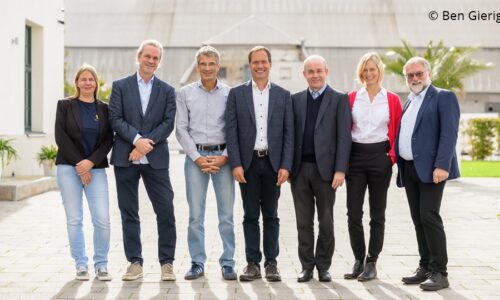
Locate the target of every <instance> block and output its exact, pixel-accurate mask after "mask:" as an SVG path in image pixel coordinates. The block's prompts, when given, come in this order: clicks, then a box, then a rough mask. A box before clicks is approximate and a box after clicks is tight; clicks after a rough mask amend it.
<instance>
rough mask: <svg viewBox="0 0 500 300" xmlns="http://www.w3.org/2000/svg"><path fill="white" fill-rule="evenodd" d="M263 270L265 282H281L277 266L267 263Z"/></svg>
mask: <svg viewBox="0 0 500 300" xmlns="http://www.w3.org/2000/svg"><path fill="white" fill-rule="evenodd" d="M265 269H266V279H267V281H281V275H280V271H279V270H278V266H277V265H276V264H273V263H269V264H267V266H266V268H265Z"/></svg>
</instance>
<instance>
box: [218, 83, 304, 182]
mask: <svg viewBox="0 0 500 300" xmlns="http://www.w3.org/2000/svg"><path fill="white" fill-rule="evenodd" d="M225 118H226V143H227V152H228V156H229V163H230V165H231V168H236V167H240V166H241V167H243V169H244V170H247V169H248V168H249V167H250V164H251V163H252V157H253V151H254V146H255V139H256V137H257V128H256V121H255V111H254V105H253V95H252V81H251V80H250V81H247V82H245V83H243V84H241V85H239V86H237V87H234V88H232V89H231V90H230V91H229V95H228V98H227V105H226V114H225ZM293 136H294V131H293V107H292V99H291V97H290V92H289V91H287V90H285V89H283V88H282V87H280V86H278V85H276V84H274V83H271V88H270V89H269V107H268V118H267V143H268V150H269V159H270V160H271V165H272V167H273V169H274V171H275V172H277V171H278V170H279V169H286V170H288V171H289V172H291V171H292V162H293Z"/></svg>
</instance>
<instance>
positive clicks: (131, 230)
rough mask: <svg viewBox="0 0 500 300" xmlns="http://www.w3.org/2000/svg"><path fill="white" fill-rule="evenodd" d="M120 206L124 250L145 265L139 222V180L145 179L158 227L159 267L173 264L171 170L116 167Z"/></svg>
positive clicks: (128, 256)
mask: <svg viewBox="0 0 500 300" xmlns="http://www.w3.org/2000/svg"><path fill="white" fill-rule="evenodd" d="M114 171H115V178H116V190H117V192H118V207H119V208H120V213H121V217H122V231H123V248H124V250H125V256H126V257H127V260H128V261H129V262H131V263H134V262H140V263H141V264H142V262H143V258H142V244H141V237H140V235H141V224H140V219H139V197H138V188H139V179H140V178H141V177H142V180H143V182H144V186H145V187H146V191H147V193H148V196H149V199H150V201H151V204H152V205H153V210H154V212H155V214H156V222H157V226H158V258H159V261H160V264H162V265H163V264H165V263H172V262H173V261H174V256H175V243H176V239H177V237H176V231H175V216H174V204H173V199H174V192H173V190H172V185H171V184H170V178H169V175H168V169H159V170H155V169H153V168H151V166H149V165H147V164H145V165H132V166H130V167H116V166H115V167H114Z"/></svg>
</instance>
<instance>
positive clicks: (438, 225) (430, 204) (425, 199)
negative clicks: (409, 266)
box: [403, 161, 448, 276]
mask: <svg viewBox="0 0 500 300" xmlns="http://www.w3.org/2000/svg"><path fill="white" fill-rule="evenodd" d="M403 183H404V186H405V190H406V197H407V198H408V204H409V205H410V213H411V218H412V220H413V224H414V225H415V231H416V233H417V243H418V253H419V254H420V266H421V267H423V268H425V269H427V270H430V271H433V272H439V273H442V274H443V275H445V276H447V275H448V273H447V272H446V265H447V264H448V255H447V251H446V234H445V232H444V226H443V220H442V219H441V216H440V215H439V210H440V208H441V200H442V198H443V190H444V186H445V184H446V181H442V182H440V183H438V184H435V183H424V182H422V181H420V179H419V178H418V175H417V171H416V169H415V165H414V164H413V161H405V162H404V166H403Z"/></svg>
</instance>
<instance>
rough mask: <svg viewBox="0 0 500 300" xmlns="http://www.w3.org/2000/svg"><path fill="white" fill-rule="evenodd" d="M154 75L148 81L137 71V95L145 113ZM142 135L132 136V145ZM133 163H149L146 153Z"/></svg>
mask: <svg viewBox="0 0 500 300" xmlns="http://www.w3.org/2000/svg"><path fill="white" fill-rule="evenodd" d="M154 79H155V77H154V76H153V77H151V80H149V82H148V83H146V82H145V81H144V79H142V77H141V75H139V71H137V85H138V88H139V96H140V97H141V108H142V113H143V114H146V109H147V108H148V104H149V97H150V96H151V90H152V89H153V82H154ZM141 137H142V136H141V135H140V134H137V135H136V136H135V138H134V145H135V142H137V140H138V139H140V138H141ZM132 163H133V164H149V162H148V158H147V157H146V155H144V156H143V157H142V158H141V159H140V160H134V161H133V162H132Z"/></svg>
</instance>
